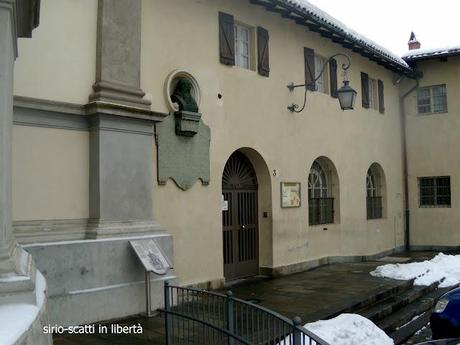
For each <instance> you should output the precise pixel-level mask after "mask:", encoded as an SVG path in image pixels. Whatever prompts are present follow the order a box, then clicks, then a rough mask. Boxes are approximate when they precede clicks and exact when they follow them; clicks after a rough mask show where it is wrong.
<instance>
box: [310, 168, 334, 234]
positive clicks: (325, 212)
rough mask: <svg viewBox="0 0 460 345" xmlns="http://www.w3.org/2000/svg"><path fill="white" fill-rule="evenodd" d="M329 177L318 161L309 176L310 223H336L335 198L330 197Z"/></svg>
mask: <svg viewBox="0 0 460 345" xmlns="http://www.w3.org/2000/svg"><path fill="white" fill-rule="evenodd" d="M328 180H329V178H328V175H327V174H326V172H325V170H324V169H323V167H322V166H321V164H320V163H318V162H317V161H315V162H313V165H312V167H311V169H310V174H309V176H308V222H309V224H310V225H319V224H331V223H334V198H332V197H330V185H329V181H328Z"/></svg>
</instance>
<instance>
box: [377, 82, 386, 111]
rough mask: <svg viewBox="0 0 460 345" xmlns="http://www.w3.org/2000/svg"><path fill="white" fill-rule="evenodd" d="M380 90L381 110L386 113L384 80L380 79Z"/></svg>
mask: <svg viewBox="0 0 460 345" xmlns="http://www.w3.org/2000/svg"><path fill="white" fill-rule="evenodd" d="M378 92H379V112H380V113H381V114H383V113H385V97H384V94H383V81H381V80H379V81H378Z"/></svg>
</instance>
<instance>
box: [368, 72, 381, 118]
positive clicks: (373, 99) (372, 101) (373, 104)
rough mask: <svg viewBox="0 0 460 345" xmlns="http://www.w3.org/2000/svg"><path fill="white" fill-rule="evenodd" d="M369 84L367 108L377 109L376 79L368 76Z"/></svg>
mask: <svg viewBox="0 0 460 345" xmlns="http://www.w3.org/2000/svg"><path fill="white" fill-rule="evenodd" d="M368 83H369V84H368V85H369V109H375V110H378V109H379V100H378V96H377V93H378V90H377V87H378V86H377V80H376V79H374V78H370V77H369V78H368Z"/></svg>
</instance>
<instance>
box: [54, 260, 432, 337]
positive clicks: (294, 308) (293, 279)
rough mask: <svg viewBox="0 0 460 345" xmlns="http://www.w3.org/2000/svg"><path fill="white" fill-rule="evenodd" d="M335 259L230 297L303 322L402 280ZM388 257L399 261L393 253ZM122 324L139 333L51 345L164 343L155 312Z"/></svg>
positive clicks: (240, 288)
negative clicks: (151, 315) (139, 328)
mask: <svg viewBox="0 0 460 345" xmlns="http://www.w3.org/2000/svg"><path fill="white" fill-rule="evenodd" d="M434 254H435V253H432V252H415V253H403V254H400V255H399V256H400V257H401V260H403V261H405V260H404V258H406V259H407V258H409V257H410V258H411V260H425V259H430V258H431V257H433V255H434ZM384 260H385V259H383V261H372V262H357V263H339V264H331V265H326V266H322V267H319V268H316V269H312V270H310V271H306V272H302V273H297V274H293V275H290V276H285V277H280V278H263V277H260V278H256V279H253V280H250V281H246V282H243V283H241V284H237V285H235V286H232V287H231V288H230V289H231V291H232V292H233V293H234V296H235V297H238V298H241V299H245V300H250V301H253V302H254V303H258V304H260V305H262V306H264V307H267V308H270V309H273V310H275V311H276V312H278V313H280V314H282V315H284V316H287V317H289V318H293V317H294V316H300V317H301V318H302V321H303V322H305V323H306V322H311V321H316V320H319V319H324V318H327V317H331V316H334V315H336V314H337V313H340V312H342V311H346V310H347V309H348V308H351V307H353V306H354V305H356V304H357V303H359V302H362V301H363V300H365V299H366V298H373V297H374V296H376V295H377V294H378V293H379V292H383V291H386V290H388V289H389V288H398V286H400V285H401V284H404V282H402V281H397V280H392V279H385V278H376V277H373V276H371V275H370V274H369V272H370V271H372V270H373V269H375V267H377V266H379V265H382V264H385V263H388V262H385V261H384ZM388 260H389V261H395V260H398V259H396V258H395V257H392V258H389V259H388ZM116 323H118V324H122V325H137V324H141V326H142V328H143V334H141V335H139V334H131V335H125V336H120V335H100V334H96V335H85V336H80V335H79V336H76V335H72V336H64V337H62V336H59V337H55V341H54V344H55V345H96V344H97V345H106V344H112V345H115V344H117V345H125V344H126V345H128V344H129V345H143V344H145V345H147V344H148V345H153V344H154V345H160V344H164V323H163V318H162V317H160V316H157V317H154V318H150V319H148V318H145V317H133V318H130V319H125V320H121V321H117V322H116Z"/></svg>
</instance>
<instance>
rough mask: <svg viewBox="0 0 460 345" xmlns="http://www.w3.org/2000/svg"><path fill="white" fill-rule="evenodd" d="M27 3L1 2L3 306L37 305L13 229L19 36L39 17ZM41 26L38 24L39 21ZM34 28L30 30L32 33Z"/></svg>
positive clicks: (30, 271) (27, 259)
mask: <svg viewBox="0 0 460 345" xmlns="http://www.w3.org/2000/svg"><path fill="white" fill-rule="evenodd" d="M23 4H24V2H23V1H14V0H0V47H2V48H1V49H0V305H1V304H5V303H30V304H36V302H37V301H36V294H35V274H36V270H35V266H34V262H33V260H32V257H31V256H30V255H29V254H28V253H27V252H25V251H24V250H23V249H22V248H21V247H20V246H19V245H18V243H17V242H16V240H15V238H14V235H13V227H12V198H11V151H12V150H11V148H12V127H13V73H14V61H15V59H16V56H17V37H18V33H21V35H22V34H30V32H31V30H32V29H33V28H34V27H35V26H34V25H35V24H34V21H33V18H31V16H32V17H33V15H35V14H36V15H38V8H36V7H39V5H38V4H37V2H36V1H30V2H29V3H28V4H29V5H30V6H32V7H34V8H35V9H36V11H34V14H31V13H30V12H27V11H23V8H24V6H23ZM36 23H37V24H38V21H37V22H36ZM29 29H30V30H29Z"/></svg>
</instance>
